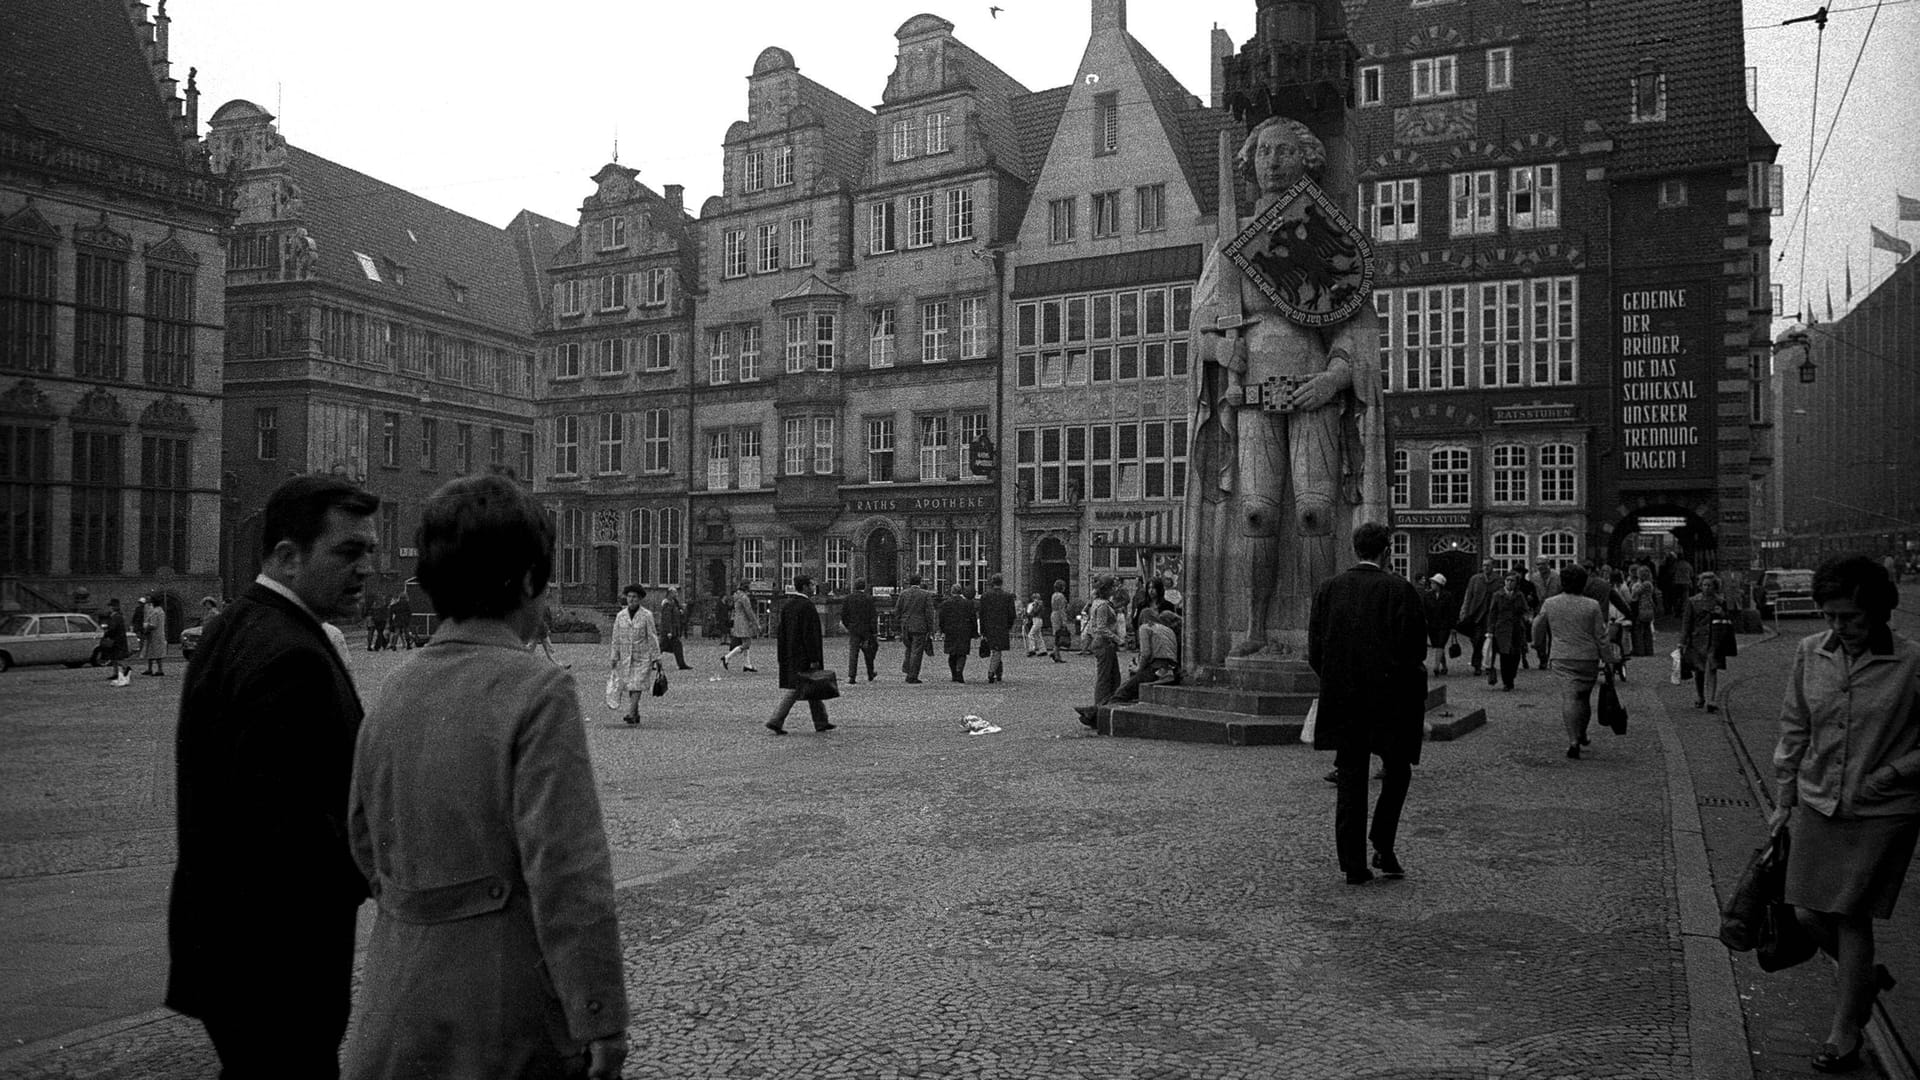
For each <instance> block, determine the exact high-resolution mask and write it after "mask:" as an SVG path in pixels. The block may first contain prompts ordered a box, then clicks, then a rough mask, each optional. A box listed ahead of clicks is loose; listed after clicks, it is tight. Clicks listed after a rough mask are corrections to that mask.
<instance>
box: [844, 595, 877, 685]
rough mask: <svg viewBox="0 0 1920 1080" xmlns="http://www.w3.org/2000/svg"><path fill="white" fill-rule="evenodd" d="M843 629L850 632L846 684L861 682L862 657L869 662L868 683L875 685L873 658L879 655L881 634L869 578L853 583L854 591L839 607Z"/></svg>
mask: <svg viewBox="0 0 1920 1080" xmlns="http://www.w3.org/2000/svg"><path fill="white" fill-rule="evenodd" d="M840 625H841V626H844V627H846V628H847V682H849V683H857V682H859V681H860V658H861V657H862V656H865V657H866V658H867V681H868V682H872V681H873V658H874V655H875V654H876V653H878V652H879V651H880V630H879V626H878V624H877V622H876V617H875V614H874V609H873V594H872V593H870V592H868V591H867V579H866V578H861V579H859V580H858V581H855V582H854V583H853V591H852V592H850V593H848V594H847V599H846V602H844V603H842V604H841V605H840Z"/></svg>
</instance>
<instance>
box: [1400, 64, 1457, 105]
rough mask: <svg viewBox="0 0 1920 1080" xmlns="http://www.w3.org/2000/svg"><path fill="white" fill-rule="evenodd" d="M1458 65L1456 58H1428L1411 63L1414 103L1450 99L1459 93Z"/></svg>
mask: <svg viewBox="0 0 1920 1080" xmlns="http://www.w3.org/2000/svg"><path fill="white" fill-rule="evenodd" d="M1459 73H1460V63H1459V58H1458V57H1456V56H1452V55H1448V56H1428V57H1423V58H1421V59H1419V60H1415V61H1414V62H1413V68H1412V76H1411V86H1412V96H1413V100H1415V101H1434V100H1437V99H1439V98H1450V97H1453V96H1454V95H1455V94H1457V93H1459V92H1460V82H1459Z"/></svg>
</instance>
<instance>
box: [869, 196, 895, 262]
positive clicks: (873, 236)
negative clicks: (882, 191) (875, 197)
mask: <svg viewBox="0 0 1920 1080" xmlns="http://www.w3.org/2000/svg"><path fill="white" fill-rule="evenodd" d="M893 225H894V214H893V202H892V201H891V200H884V201H881V202H877V203H873V204H872V205H870V206H868V207H867V254H869V255H886V254H888V253H890V252H892V251H893V250H894V246H893Z"/></svg>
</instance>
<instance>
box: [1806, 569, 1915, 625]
mask: <svg viewBox="0 0 1920 1080" xmlns="http://www.w3.org/2000/svg"><path fill="white" fill-rule="evenodd" d="M1829 600H1851V601H1853V602H1854V603H1856V604H1859V605H1860V610H1862V611H1864V612H1866V613H1867V614H1868V615H1871V616H1873V617H1874V618H1876V619H1885V618H1886V617H1887V616H1888V615H1890V614H1892V613H1893V609H1894V608H1897V607H1899V606H1900V588H1899V586H1897V585H1895V584H1894V583H1893V575H1891V574H1889V573H1887V568H1886V567H1885V566H1882V565H1881V564H1879V563H1877V562H1875V561H1874V560H1873V559H1872V557H1871V556H1867V555H1837V556H1835V557H1833V558H1831V559H1828V560H1827V561H1826V562H1823V563H1821V564H1820V568H1819V569H1818V570H1815V571H1814V572H1813V602H1814V603H1816V604H1824V603H1826V602H1827V601H1829Z"/></svg>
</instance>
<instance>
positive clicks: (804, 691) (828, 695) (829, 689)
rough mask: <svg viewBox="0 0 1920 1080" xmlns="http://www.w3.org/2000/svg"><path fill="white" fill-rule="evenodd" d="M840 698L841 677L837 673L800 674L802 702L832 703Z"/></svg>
mask: <svg viewBox="0 0 1920 1080" xmlns="http://www.w3.org/2000/svg"><path fill="white" fill-rule="evenodd" d="M839 696H840V675H839V673H838V672H835V671H825V670H822V671H803V672H801V673H800V700H801V701H832V700H833V699H834V698H837V697H839Z"/></svg>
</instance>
